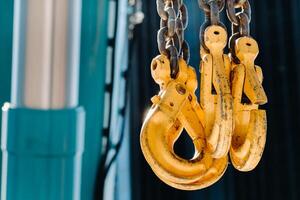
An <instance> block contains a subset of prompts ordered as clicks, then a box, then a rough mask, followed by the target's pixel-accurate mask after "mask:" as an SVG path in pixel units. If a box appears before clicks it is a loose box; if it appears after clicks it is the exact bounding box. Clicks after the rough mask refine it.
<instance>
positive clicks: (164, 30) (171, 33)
mask: <svg viewBox="0 0 300 200" xmlns="http://www.w3.org/2000/svg"><path fill="white" fill-rule="evenodd" d="M156 5H157V12H158V15H159V16H160V18H161V20H160V29H159V31H158V33H157V44H158V49H159V52H160V53H161V54H164V55H166V56H168V58H169V59H170V65H171V77H172V78H176V76H177V74H178V72H179V66H178V59H179V58H183V59H184V60H185V61H186V62H187V63H188V62H189V59H190V51H189V45H188V43H187V42H186V40H185V39H184V30H185V29H186V28H187V24H188V12H187V8H186V6H185V4H184V3H183V0H156Z"/></svg>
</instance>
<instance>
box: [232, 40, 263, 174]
mask: <svg viewBox="0 0 300 200" xmlns="http://www.w3.org/2000/svg"><path fill="white" fill-rule="evenodd" d="M235 49H236V56H237V57H238V59H239V60H240V64H236V63H232V96H233V102H234V106H233V108H234V109H233V110H234V124H235V128H234V131H233V138H232V145H231V149H230V157H231V162H232V164H233V166H234V167H235V168H236V169H238V170H240V171H250V170H252V169H254V168H255V167H256V165H257V164H258V162H259V161H260V159H261V156H262V153H263V150H264V146H265V143H266V134H267V117H266V112H265V111H264V110H260V109H258V106H259V105H262V104H265V103H267V96H266V94H265V91H264V89H263V87H262V85H261V83H262V79H263V75H262V70H261V68H260V67H258V66H256V65H255V64H254V60H255V58H256V56H257V54H258V52H259V49H258V45H257V42H256V41H255V40H254V39H252V38H250V37H241V38H239V39H238V40H237V41H236V43H235Z"/></svg>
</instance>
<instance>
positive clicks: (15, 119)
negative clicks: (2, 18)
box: [1, 0, 85, 200]
mask: <svg viewBox="0 0 300 200" xmlns="http://www.w3.org/2000/svg"><path fill="white" fill-rule="evenodd" d="M80 17H81V0H47V1H40V0H15V1H14V35H13V70H12V91H11V101H10V103H6V104H5V105H4V106H3V108H2V111H3V112H2V134H1V150H2V154H3V157H2V177H1V182H2V185H1V200H79V199H80V187H81V185H80V184H81V160H82V153H83V149H84V128H85V111H84V110H83V108H81V107H80V106H79V103H78V88H79V77H78V76H79V49H80V21H81V19H80Z"/></svg>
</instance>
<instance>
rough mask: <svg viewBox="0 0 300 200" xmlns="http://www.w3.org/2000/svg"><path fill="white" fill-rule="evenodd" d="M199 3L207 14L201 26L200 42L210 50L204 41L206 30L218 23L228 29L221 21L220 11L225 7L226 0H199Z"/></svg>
mask: <svg viewBox="0 0 300 200" xmlns="http://www.w3.org/2000/svg"><path fill="white" fill-rule="evenodd" d="M198 4H199V7H200V8H201V9H202V10H203V11H204V14H205V19H204V23H203V24H202V25H201V27H200V34H199V38H200V43H201V46H202V47H203V48H204V49H205V50H206V51H208V52H209V49H208V48H207V47H206V45H205V43H204V31H205V29H206V28H207V27H208V26H210V25H218V26H222V27H223V28H224V29H226V27H225V25H224V24H223V23H222V22H221V21H220V12H221V11H222V10H223V9H224V7H225V0H198Z"/></svg>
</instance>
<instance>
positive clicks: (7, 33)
mask: <svg viewBox="0 0 300 200" xmlns="http://www.w3.org/2000/svg"><path fill="white" fill-rule="evenodd" d="M0 27H2V28H1V30H0V44H1V45H0V81H1V84H0V105H3V104H4V102H7V101H9V99H10V82H11V62H12V30H13V1H6V0H0ZM1 119H2V117H1V115H0V122H1ZM0 135H1V130H0ZM0 141H1V139H0ZM1 160H2V153H0V171H1ZM0 180H1V173H0ZM0 186H1V182H0Z"/></svg>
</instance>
